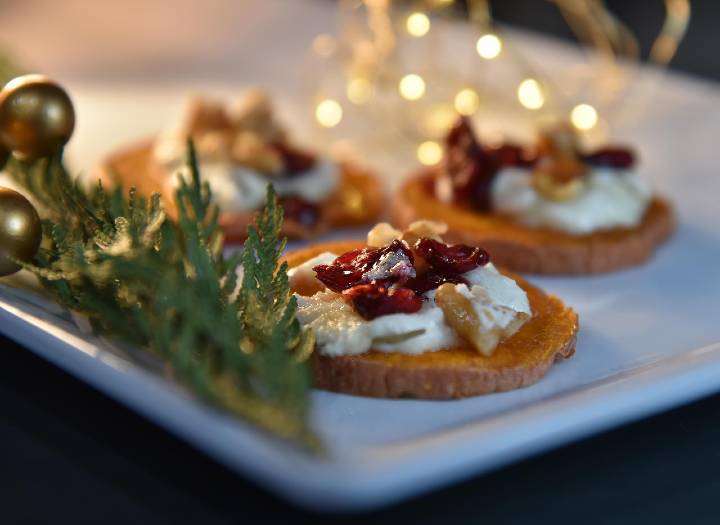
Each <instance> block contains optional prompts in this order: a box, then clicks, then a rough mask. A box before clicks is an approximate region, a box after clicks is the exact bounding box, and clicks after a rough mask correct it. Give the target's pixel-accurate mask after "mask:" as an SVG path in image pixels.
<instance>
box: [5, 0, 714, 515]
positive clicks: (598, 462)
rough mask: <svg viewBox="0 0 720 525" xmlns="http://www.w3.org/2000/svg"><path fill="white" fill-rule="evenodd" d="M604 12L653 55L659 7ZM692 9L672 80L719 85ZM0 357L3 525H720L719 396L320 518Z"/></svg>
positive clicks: (559, 23)
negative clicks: (391, 503)
mask: <svg viewBox="0 0 720 525" xmlns="http://www.w3.org/2000/svg"><path fill="white" fill-rule="evenodd" d="M608 4H609V5H610V6H611V7H612V8H613V9H614V10H615V12H616V13H618V14H619V15H620V17H621V18H622V19H623V20H624V21H626V22H627V23H628V25H630V26H631V27H632V28H634V29H635V30H636V31H637V34H638V36H639V37H640V40H641V43H642V45H643V47H644V50H645V51H646V52H647V49H648V48H649V45H650V43H651V42H652V38H653V36H654V35H655V33H656V32H657V31H658V30H659V27H660V24H661V21H662V1H661V0H653V1H650V0H644V1H643V0H637V1H629V0H626V1H619V0H618V1H610V2H608ZM493 6H494V13H495V16H496V18H497V19H498V20H500V21H502V22H508V23H513V24H516V25H520V26H524V27H529V28H532V29H535V30H540V31H545V32H548V33H552V34H555V35H558V36H561V37H568V38H569V37H570V34H569V32H568V30H567V29H566V27H565V23H564V21H563V20H562V18H561V17H560V16H559V15H558V14H557V12H556V11H555V8H554V7H553V6H552V5H550V4H549V2H545V1H543V0H497V1H495V2H494V3H493ZM331 8H333V6H332V5H331V3H330V2H328V9H331ZM693 8H694V13H693V15H694V16H693V20H692V22H691V26H690V32H689V35H688V36H687V38H686V39H685V41H684V42H683V44H682V46H681V48H680V51H679V53H678V56H677V57H676V59H675V61H674V63H673V67H674V68H677V69H679V70H682V71H686V72H690V73H693V74H696V75H701V76H704V77H706V78H710V79H715V80H717V79H718V77H720V59H719V58H718V55H717V51H718V45H717V44H718V38H717V34H716V32H717V31H718V23H717V22H718V21H719V18H718V17H719V16H720V3H718V2H714V1H712V0H706V1H702V2H698V1H696V2H693ZM709 315H710V314H709ZM0 347H1V348H2V350H0V352H2V359H1V360H0V363H1V364H0V524H20V523H66V522H67V523H78V524H80V523H158V524H159V523H196V522H197V523H204V524H216V523H238V522H246V523H254V522H260V521H263V522H264V521H283V522H290V521H291V520H292V521H294V522H296V523H324V522H327V521H342V522H344V523H349V522H354V521H358V520H368V521H372V522H374V523H377V524H378V525H380V524H383V523H405V522H437V523H444V524H445V525H450V524H454V523H473V524H475V523H525V522H531V521H532V522H540V523H546V522H548V523H550V522H552V523H565V522H568V523H571V522H579V523H633V524H634V523H656V524H657V523H678V522H682V523H683V524H686V523H717V522H718V503H717V501H718V495H719V494H720V447H718V443H720V396H714V397H711V398H708V399H706V400H703V401H700V402H697V403H694V404H692V405H689V406H686V407H684V408H680V409H677V410H674V411H671V412H668V413H665V414H662V415H659V416H656V417H652V418H649V419H646V420H644V421H640V422H637V423H634V424H632V425H628V426H626V427H623V428H621V429H617V430H614V431H611V432H607V433H605V434H602V435H599V436H597V437H594V438H592V439H589V440H586V441H584V442H581V443H577V444H574V445H571V446H567V447H564V448H561V449H558V450H556V451H553V452H551V453H548V454H545V455H543V456H540V457H537V458H534V459H531V460H528V461H524V462H521V463H518V464H515V465H513V466H510V467H508V468H505V469H503V470H501V471H498V472H495V473H492V474H490V475H486V476H483V477H479V478H476V479H471V480H469V481H466V482H464V483H461V484H458V485H455V486H452V487H448V488H447V489H444V490H441V491H439V492H436V493H433V494H431V495H426V496H422V497H420V498H418V499H416V500H413V501H409V502H407V503H404V504H402V505H399V506H396V507H392V508H389V509H386V510H384V511H381V512H376V513H371V514H360V515H353V516H318V515H313V514H308V513H305V512H303V511H300V510H298V509H295V508H293V507H290V506H288V505H287V504H285V503H283V502H281V501H279V500H277V499H276V498H274V497H272V496H270V495H268V494H267V493H265V492H263V491H261V490H259V489H257V488H256V487H254V486H253V485H252V484H250V483H249V482H246V481H243V480H241V479H238V478H237V477H235V476H234V475H233V474H231V473H229V472H228V471H226V470H225V469H224V468H223V467H220V466H218V465H217V464H215V463H213V462H212V461H211V460H209V459H206V458H205V457H204V456H202V455H200V454H198V453H197V452H195V451H194V450H192V449H191V448H189V447H188V446H186V445H184V444H183V443H181V442H179V441H177V440H176V439H175V438H173V437H172V436H170V435H168V434H167V433H165V432H163V431H162V430H159V429H157V428H156V427H154V426H153V425H151V424H150V423H148V422H146V421H145V420H143V419H141V418H140V417H139V416H136V415H134V414H133V413H131V412H130V411H128V410H126V409H125V408H123V407H122V406H119V405H118V404H116V403H115V402H113V401H112V400H110V399H108V398H106V397H105V396H103V395H102V394H99V393H97V392H95V391H94V390H92V389H90V388H88V387H86V386H84V385H83V384H82V383H80V382H78V381H77V380H75V379H73V378H72V377H70V376H68V375H67V374H65V373H63V372H62V371H60V370H58V369H56V368H55V367H53V366H52V365H49V364H47V363H45V362H44V361H42V360H40V359H38V358H36V357H34V356H33V355H32V354H31V353H29V352H28V351H26V350H24V349H23V348H21V347H18V346H17V345H15V344H14V343H12V342H11V341H9V340H6V339H2V338H0Z"/></svg>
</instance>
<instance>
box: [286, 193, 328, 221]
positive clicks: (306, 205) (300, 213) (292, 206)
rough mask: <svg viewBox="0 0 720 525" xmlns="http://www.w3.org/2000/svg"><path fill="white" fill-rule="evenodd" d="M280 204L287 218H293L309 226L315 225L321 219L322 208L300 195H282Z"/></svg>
mask: <svg viewBox="0 0 720 525" xmlns="http://www.w3.org/2000/svg"><path fill="white" fill-rule="evenodd" d="M280 205H281V206H282V207H283V211H284V212H285V213H284V215H285V218H286V219H292V220H294V221H296V222H299V223H300V224H302V225H303V226H305V227H307V228H312V227H313V226H315V225H316V224H317V223H318V220H319V219H320V208H318V207H317V206H315V205H314V204H312V203H310V202H307V201H305V200H303V199H301V198H299V197H281V198H280Z"/></svg>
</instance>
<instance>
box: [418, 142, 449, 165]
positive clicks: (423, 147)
mask: <svg viewBox="0 0 720 525" xmlns="http://www.w3.org/2000/svg"><path fill="white" fill-rule="evenodd" d="M442 157H443V150H442V146H440V144H438V143H437V142H435V141H433V140H428V141H427V142H423V143H422V144H420V145H419V146H418V149H417V158H418V160H419V161H420V163H421V164H424V165H425V166H432V165H433V164H437V163H438V162H440V161H441V160H442Z"/></svg>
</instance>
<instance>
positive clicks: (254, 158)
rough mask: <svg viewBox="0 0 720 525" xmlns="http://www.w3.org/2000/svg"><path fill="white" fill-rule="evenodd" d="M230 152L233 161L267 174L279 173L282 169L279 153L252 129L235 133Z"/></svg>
mask: <svg viewBox="0 0 720 525" xmlns="http://www.w3.org/2000/svg"><path fill="white" fill-rule="evenodd" d="M230 154H231V156H232V160H233V161H234V162H235V163H237V164H239V165H241V166H247V167H249V168H253V169H256V170H258V171H260V172H262V173H265V174H268V175H275V174H278V173H281V172H282V171H283V169H284V166H283V161H282V157H281V155H280V153H279V152H278V151H277V150H276V149H275V148H273V147H272V146H270V145H269V144H268V143H267V142H265V141H264V140H263V138H262V137H261V136H259V135H258V134H257V133H254V132H252V131H241V132H239V133H238V134H237V135H235V140H234V141H233V144H232V149H231V151H230Z"/></svg>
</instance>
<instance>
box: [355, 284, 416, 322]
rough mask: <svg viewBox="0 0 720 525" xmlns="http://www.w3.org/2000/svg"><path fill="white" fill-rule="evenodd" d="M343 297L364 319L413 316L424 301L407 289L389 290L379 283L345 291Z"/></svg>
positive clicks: (362, 285)
mask: <svg viewBox="0 0 720 525" xmlns="http://www.w3.org/2000/svg"><path fill="white" fill-rule="evenodd" d="M343 295H344V296H345V298H346V299H347V300H348V302H349V303H350V304H351V305H352V306H353V308H354V309H355V311H356V312H357V313H358V314H360V316H361V317H362V318H364V319H367V320H368V321H369V320H372V319H375V318H376V317H380V316H381V315H389V314H397V313H404V314H411V313H414V312H417V311H418V310H420V308H421V307H422V303H423V301H422V299H421V298H420V297H418V296H417V295H416V294H415V292H413V291H412V290H408V289H407V288H387V287H385V286H382V285H379V284H377V283H372V284H361V285H358V286H354V287H352V288H350V289H349V290H345V291H344V292H343Z"/></svg>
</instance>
